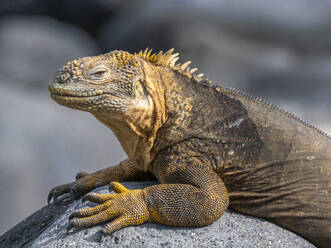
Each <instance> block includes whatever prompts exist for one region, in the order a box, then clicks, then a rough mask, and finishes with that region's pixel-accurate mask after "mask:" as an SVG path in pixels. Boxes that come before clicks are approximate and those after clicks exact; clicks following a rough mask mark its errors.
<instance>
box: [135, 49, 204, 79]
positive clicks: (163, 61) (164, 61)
mask: <svg viewBox="0 0 331 248" xmlns="http://www.w3.org/2000/svg"><path fill="white" fill-rule="evenodd" d="M135 55H138V56H140V57H143V58H145V59H147V60H148V61H149V62H151V63H153V64H155V65H164V66H168V67H171V68H172V69H174V70H175V71H178V72H179V73H181V74H182V75H184V76H186V77H188V78H191V79H193V80H195V81H197V82H200V81H201V80H202V78H203V75H204V74H199V75H195V74H194V73H195V72H196V71H197V70H198V68H193V69H190V67H189V65H190V64H191V61H187V62H185V63H182V64H179V63H178V64H176V62H177V60H178V59H179V53H174V49H173V48H171V49H169V50H168V51H166V52H165V53H163V51H160V52H159V53H157V54H156V53H152V49H149V48H146V49H145V50H144V51H142V50H141V51H139V52H138V53H136V54H135Z"/></svg>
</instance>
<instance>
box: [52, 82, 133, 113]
mask: <svg viewBox="0 0 331 248" xmlns="http://www.w3.org/2000/svg"><path fill="white" fill-rule="evenodd" d="M84 88H85V87H84V84H83V83H75V84H73V85H63V84H58V83H56V82H52V83H51V84H49V86H48V90H49V92H50V96H51V98H52V99H53V100H54V101H55V102H57V103H58V104H60V105H63V106H66V107H69V108H73V109H78V110H82V111H88V112H91V113H94V112H96V111H98V112H107V113H116V112H119V111H124V110H125V109H126V107H127V106H126V104H124V101H125V100H123V97H121V95H120V94H118V92H113V91H111V90H109V89H104V90H103V89H100V88H101V87H99V89H93V88H89V89H84ZM124 99H125V98H124Z"/></svg>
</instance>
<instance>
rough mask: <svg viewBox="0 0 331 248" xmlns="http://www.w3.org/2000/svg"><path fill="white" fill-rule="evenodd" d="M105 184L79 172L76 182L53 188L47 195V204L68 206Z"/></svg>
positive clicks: (90, 175)
mask: <svg viewBox="0 0 331 248" xmlns="http://www.w3.org/2000/svg"><path fill="white" fill-rule="evenodd" d="M105 184H107V182H104V181H103V180H101V179H99V180H98V177H97V176H95V175H94V174H89V173H87V172H79V173H77V175H76V181H75V182H71V183H67V184H63V185H59V186H56V187H54V188H53V189H52V190H51V191H50V192H49V194H48V197H47V202H48V204H49V203H51V202H53V203H54V204H68V203H70V202H72V201H73V200H75V199H78V198H79V197H81V196H82V195H84V194H85V193H87V192H89V191H91V190H93V189H94V188H96V187H99V186H102V185H105Z"/></svg>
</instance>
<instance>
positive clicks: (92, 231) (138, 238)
mask: <svg viewBox="0 0 331 248" xmlns="http://www.w3.org/2000/svg"><path fill="white" fill-rule="evenodd" d="M124 185H125V186H127V187H128V188H130V189H136V188H144V187H146V186H148V185H150V183H125V184H124ZM100 191H101V192H103V193H105V192H106V187H103V188H101V189H98V190H97V192H100ZM87 206H92V204H91V203H81V202H79V201H78V202H75V203H74V204H72V205H70V207H69V208H68V209H67V210H66V212H65V213H64V214H63V215H61V216H59V217H58V218H57V219H56V220H55V221H54V223H53V224H51V225H50V226H49V227H48V228H46V229H45V231H44V232H43V233H42V234H40V235H39V236H38V237H37V238H36V239H35V240H33V241H32V242H31V243H30V245H29V246H28V247H227V248H229V247H252V248H253V247H254V248H256V247H261V248H262V247H293V248H294V247H314V246H313V245H312V244H310V243H308V242H307V241H305V240H304V239H302V238H301V237H299V236H297V235H295V234H294V233H291V232H289V231H287V230H285V229H282V228H281V227H279V226H277V225H274V224H272V223H270V222H268V221H266V220H263V219H259V218H255V217H250V216H245V215H242V214H239V213H236V212H233V211H231V210H228V211H226V212H225V214H224V215H223V216H222V218H221V219H219V220H217V221H216V222H215V223H213V224H211V225H209V226H206V227H199V228H186V227H168V226H163V225H159V224H154V223H153V224H152V223H146V224H143V225H140V226H131V227H127V228H123V229H121V230H119V231H117V232H116V233H114V234H112V235H110V236H106V237H105V238H104V239H103V242H100V238H101V233H100V231H101V229H102V226H103V225H98V226H95V227H92V228H88V229H82V230H76V231H75V232H74V233H72V234H69V235H67V234H66V227H67V225H68V217H69V215H70V214H71V213H72V212H73V211H74V210H77V209H79V208H82V207H87Z"/></svg>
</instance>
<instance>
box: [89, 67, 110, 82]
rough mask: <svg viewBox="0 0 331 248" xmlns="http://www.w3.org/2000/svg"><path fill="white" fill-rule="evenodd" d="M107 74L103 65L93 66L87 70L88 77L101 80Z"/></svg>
mask: <svg viewBox="0 0 331 248" xmlns="http://www.w3.org/2000/svg"><path fill="white" fill-rule="evenodd" d="M107 76H108V69H107V68H106V67H104V66H102V67H97V68H94V69H92V70H91V71H90V72H89V77H90V78H92V79H94V80H103V79H105V78H106V77H107Z"/></svg>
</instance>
